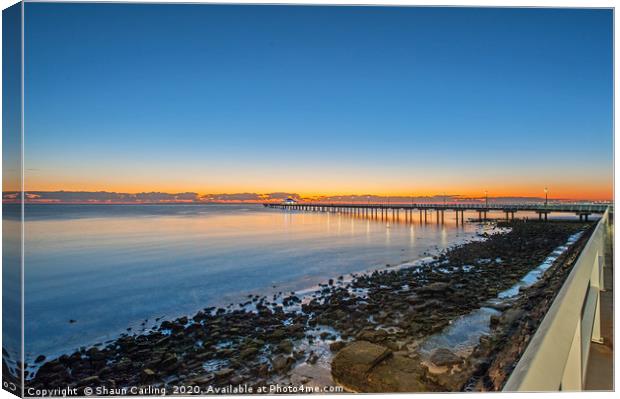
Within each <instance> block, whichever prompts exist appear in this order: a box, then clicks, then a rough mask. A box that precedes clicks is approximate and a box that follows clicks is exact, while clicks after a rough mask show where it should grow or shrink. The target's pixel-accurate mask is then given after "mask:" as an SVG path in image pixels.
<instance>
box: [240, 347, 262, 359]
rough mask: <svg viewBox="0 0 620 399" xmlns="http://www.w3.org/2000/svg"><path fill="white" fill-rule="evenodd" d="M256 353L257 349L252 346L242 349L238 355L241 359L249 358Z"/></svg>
mask: <svg viewBox="0 0 620 399" xmlns="http://www.w3.org/2000/svg"><path fill="white" fill-rule="evenodd" d="M256 354H258V349H256V348H253V347H252V348H245V349H244V350H242V351H241V352H240V353H239V357H240V358H241V359H249V358H252V357H254V356H256Z"/></svg>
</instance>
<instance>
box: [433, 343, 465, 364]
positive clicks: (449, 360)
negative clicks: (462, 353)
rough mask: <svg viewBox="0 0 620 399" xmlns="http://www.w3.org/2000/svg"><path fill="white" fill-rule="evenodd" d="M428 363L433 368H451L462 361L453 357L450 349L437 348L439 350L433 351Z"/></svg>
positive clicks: (457, 357) (455, 356)
mask: <svg viewBox="0 0 620 399" xmlns="http://www.w3.org/2000/svg"><path fill="white" fill-rule="evenodd" d="M430 361H431V362H432V363H433V364H434V365H435V366H439V367H443V366H453V365H455V364H460V363H462V362H463V359H461V358H460V357H459V356H457V355H455V354H454V353H453V352H452V351H451V350H450V349H446V348H439V349H435V351H434V352H433V354H432V355H431V357H430Z"/></svg>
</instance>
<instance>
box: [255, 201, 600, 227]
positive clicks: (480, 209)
mask: <svg viewBox="0 0 620 399" xmlns="http://www.w3.org/2000/svg"><path fill="white" fill-rule="evenodd" d="M264 206H265V207H267V208H276V209H284V210H291V211H305V212H330V213H345V214H351V215H359V216H365V217H371V218H381V219H383V218H388V217H390V216H391V217H392V218H393V219H399V218H400V213H401V212H403V214H404V215H405V219H406V220H407V219H411V220H412V219H413V215H414V213H415V212H417V213H419V219H420V220H421V221H422V220H424V221H425V222H426V221H427V220H428V212H429V211H430V212H435V213H436V215H437V216H436V220H437V222H438V223H439V221H440V220H441V222H443V219H444V213H445V212H446V211H448V212H454V213H455V215H456V221H457V223H459V221H460V222H463V221H464V220H465V212H466V211H469V212H477V213H478V219H479V220H486V219H487V214H488V212H491V211H495V212H497V211H500V212H504V214H505V217H506V220H514V218H515V213H517V212H535V213H536V214H538V219H539V220H547V216H548V215H549V214H551V213H574V214H576V215H577V216H579V220H581V221H584V220H585V221H588V217H589V216H590V215H592V214H603V213H605V211H606V210H607V208H608V207H609V205H608V204H544V203H542V204H492V205H491V204H433V203H412V204H370V203H369V204H360V203H348V204H347V203H329V204H327V203H319V202H316V203H313V202H299V203H265V204H264Z"/></svg>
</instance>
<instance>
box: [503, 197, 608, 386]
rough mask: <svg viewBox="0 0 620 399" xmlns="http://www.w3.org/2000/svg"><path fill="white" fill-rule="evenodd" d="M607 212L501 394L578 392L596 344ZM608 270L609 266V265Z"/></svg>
mask: <svg viewBox="0 0 620 399" xmlns="http://www.w3.org/2000/svg"><path fill="white" fill-rule="evenodd" d="M611 235H612V233H611V226H610V216H609V209H608V210H607V211H606V212H605V214H604V215H603V217H602V218H601V220H600V221H599V222H598V224H597V226H596V228H595V230H594V232H593V233H592V236H591V237H590V239H589V240H588V242H587V243H586V245H585V247H584V249H583V251H582V252H581V254H580V255H579V258H578V259H577V261H576V263H575V265H574V267H573V270H572V271H571V272H570V274H569V275H568V277H567V279H566V281H565V282H564V284H563V285H562V288H561V289H560V291H559V292H558V295H557V297H556V298H555V300H554V301H553V303H552V305H551V307H550V308H549V311H548V312H547V315H546V316H545V317H544V319H543V321H542V322H541V324H540V326H539V327H538V330H537V331H536V333H535V334H534V336H533V337H532V340H531V341H530V343H529V345H528V346H527V349H526V350H525V353H523V356H521V359H520V360H519V362H518V363H517V366H516V367H515V369H514V371H513V372H512V374H511V375H510V378H509V379H508V381H507V382H506V385H505V386H504V389H503V390H504V391H559V390H562V391H579V390H582V389H583V387H584V384H585V376H586V372H587V365H588V355H589V352H590V343H591V342H599V343H600V342H602V337H601V329H600V323H601V317H600V316H601V315H600V304H601V301H600V291H601V290H603V289H604V287H605V286H604V284H603V268H604V267H606V264H605V255H604V254H605V246H606V243H607V242H608V240H609V239H611ZM609 267H611V265H609Z"/></svg>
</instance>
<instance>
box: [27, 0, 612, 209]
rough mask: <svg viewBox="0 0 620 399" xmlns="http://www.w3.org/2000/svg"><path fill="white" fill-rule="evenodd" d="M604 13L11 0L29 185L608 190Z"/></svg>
mask: <svg viewBox="0 0 620 399" xmlns="http://www.w3.org/2000/svg"><path fill="white" fill-rule="evenodd" d="M612 22H613V21H612V12H611V10H603V9H598V10H584V9H582V10H574V9H573V10H571V9H484V8H471V9H463V8H399V7H393V8H383V7H293V6H279V7H278V6H214V5H210V6H209V5H130V4H122V5H119V4H41V3H28V4H26V19H25V26H26V30H25V44H26V54H25V55H26V65H25V69H26V87H25V107H26V109H25V119H26V122H25V136H26V168H27V169H28V170H27V172H26V182H25V184H26V187H27V188H28V189H30V190H35V189H38V190H41V189H43V190H45V189H67V190H77V189H85V190H92V189H101V190H114V191H130V192H136V191H145V190H146V191H151V190H154V191H158V190H161V191H197V192H200V193H213V192H238V191H255V192H269V191H289V192H290V191H296V192H300V193H305V194H312V193H326V194H336V193H338V194H348V193H376V194H382V193H394V194H405V193H411V194H414V193H415V194H425V193H428V194H436V193H440V192H445V191H447V192H450V193H454V194H459V193H460V194H473V193H477V192H482V191H483V190H485V189H486V190H489V192H491V193H497V194H498V195H499V194H506V195H508V194H510V195H519V194H521V195H532V194H537V193H538V192H540V191H541V190H542V187H544V186H549V187H550V192H551V193H555V194H556V195H557V196H563V197H570V196H573V197H584V198H587V197H590V198H597V197H604V196H607V197H609V196H611V185H612V180H611V179H612V159H613V158H612V157H613V155H612V95H613V91H612V73H613V72H612V71H613V70H612Z"/></svg>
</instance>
